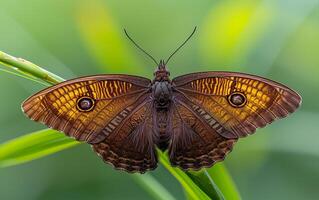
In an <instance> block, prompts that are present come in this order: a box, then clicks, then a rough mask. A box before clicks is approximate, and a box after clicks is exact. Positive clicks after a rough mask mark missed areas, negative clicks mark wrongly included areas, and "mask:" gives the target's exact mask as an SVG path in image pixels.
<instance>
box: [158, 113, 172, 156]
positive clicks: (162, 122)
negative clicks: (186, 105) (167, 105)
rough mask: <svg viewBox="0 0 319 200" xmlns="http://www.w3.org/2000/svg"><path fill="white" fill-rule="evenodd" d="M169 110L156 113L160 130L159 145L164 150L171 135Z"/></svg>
mask: <svg viewBox="0 0 319 200" xmlns="http://www.w3.org/2000/svg"><path fill="white" fill-rule="evenodd" d="M168 124H169V122H168V111H167V110H161V111H159V112H157V114H156V125H157V130H158V136H157V139H156V141H157V143H156V145H157V147H158V148H160V149H161V150H162V151H165V150H166V149H167V147H168V144H169V140H170V139H171V137H170V132H169V131H168V130H169V127H168Z"/></svg>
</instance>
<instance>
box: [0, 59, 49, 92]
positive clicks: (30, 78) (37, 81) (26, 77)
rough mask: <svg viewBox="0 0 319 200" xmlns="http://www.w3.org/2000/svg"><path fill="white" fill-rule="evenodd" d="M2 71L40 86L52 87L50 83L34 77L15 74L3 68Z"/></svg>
mask: <svg viewBox="0 0 319 200" xmlns="http://www.w3.org/2000/svg"><path fill="white" fill-rule="evenodd" d="M0 63H1V62H0ZM1 64H3V63H1ZM3 65H4V64H3ZM0 71H3V72H6V73H9V74H13V75H15V76H19V77H22V78H25V79H28V80H30V81H34V82H36V83H40V84H42V85H45V86H50V85H51V84H49V83H46V82H43V81H42V80H39V79H36V78H34V77H32V76H27V75H26V74H22V73H19V72H14V71H10V70H7V69H2V68H0Z"/></svg>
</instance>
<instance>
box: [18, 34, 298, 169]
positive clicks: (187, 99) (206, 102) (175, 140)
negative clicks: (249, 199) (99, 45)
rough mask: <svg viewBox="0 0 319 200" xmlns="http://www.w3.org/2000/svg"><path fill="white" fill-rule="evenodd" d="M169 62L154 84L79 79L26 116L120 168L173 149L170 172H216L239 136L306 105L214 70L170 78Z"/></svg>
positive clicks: (45, 96) (35, 102) (41, 98)
mask: <svg viewBox="0 0 319 200" xmlns="http://www.w3.org/2000/svg"><path fill="white" fill-rule="evenodd" d="M194 32H195V29H194V31H193V33H194ZM193 33H192V34H191V35H190V36H189V37H188V38H187V40H188V39H189V38H190V37H191V36H192V35H193ZM126 34H127V33H126ZM127 36H128V35H127ZM128 37H129V36H128ZM129 39H131V38H130V37H129ZM131 40H132V39H131ZM187 40H186V41H187ZM186 41H185V42H184V43H183V44H182V45H181V46H183V45H184V44H185V43H186ZM133 42H134V41H133ZM134 44H135V45H136V46H137V47H138V48H140V47H139V46H138V45H137V44H136V43H135V42H134ZM181 46H180V47H181ZM180 47H179V48H180ZM179 48H178V49H179ZM178 49H177V50H178ZM177 50H176V51H175V52H174V53H176V52H177ZM143 51H144V50H143ZM174 53H173V54H172V55H174ZM147 55H149V54H147ZM172 55H171V56H172ZM149 56H150V55H149ZM171 56H170V57H169V59H170V58H171ZM150 57H151V56H150ZM151 58H152V59H153V57H151ZM169 59H168V60H169ZM168 60H167V61H166V62H164V61H160V63H159V64H158V68H157V70H156V71H155V73H154V76H155V77H154V80H152V81H151V80H149V79H147V78H143V77H138V76H131V75H97V76H88V77H82V78H76V79H73V80H68V81H65V82H63V83H60V84H57V85H55V86H52V87H49V88H47V89H45V90H42V91H40V92H39V93H37V94H35V95H33V96H31V97H30V98H28V99H27V100H26V101H25V102H24V103H23V104H22V108H23V111H24V112H25V113H26V115H27V116H28V117H30V118H31V119H32V120H35V121H39V122H42V123H44V124H45V125H47V126H49V127H51V128H53V129H56V130H59V131H62V132H64V133H65V134H66V135H68V136H70V137H72V138H75V139H76V140H78V141H85V142H87V143H89V144H91V145H92V147H93V149H94V151H95V152H96V153H97V154H98V155H99V156H100V157H101V158H102V159H103V160H104V161H105V162H107V163H109V164H111V165H112V166H114V167H115V168H116V169H122V170H125V171H128V172H140V173H144V172H145V171H147V170H152V169H155V168H156V167H157V156H156V149H155V148H156V147H158V148H160V149H162V150H167V149H168V155H169V158H170V161H171V164H172V165H173V166H178V167H180V168H182V169H184V170H189V169H192V170H198V169H201V168H202V167H211V166H212V165H214V163H216V162H217V161H221V160H223V159H224V158H225V156H226V155H227V154H228V153H229V152H230V151H231V150H232V148H233V145H234V144H235V143H236V141H237V140H238V139H239V138H241V137H246V136H247V135H250V134H253V133H254V132H255V131H256V129H257V128H259V127H264V126H266V125H267V124H269V123H271V122H273V121H274V120H276V119H280V118H283V117H286V116H287V115H288V114H290V113H292V112H294V111H295V110H296V109H297V108H298V107H299V105H300V104H301V97H300V96H299V95H298V94H297V93H296V92H295V91H293V90H291V89H289V88H288V87H286V86H284V85H282V84H280V83H277V82H274V81H271V80H268V79H265V78H262V77H259V76H254V75H248V74H243V73H236V72H213V71H212V72H199V73H192V74H187V75H183V76H179V77H177V78H174V79H173V80H170V78H169V75H170V73H169V71H168V70H167V69H166V64H167V62H168ZM155 62H156V60H155Z"/></svg>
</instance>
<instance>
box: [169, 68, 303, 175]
mask: <svg viewBox="0 0 319 200" xmlns="http://www.w3.org/2000/svg"><path fill="white" fill-rule="evenodd" d="M172 85H173V90H174V94H173V98H172V100H173V104H172V105H173V106H172V111H171V112H172V114H171V115H172V120H171V121H172V124H171V131H170V132H171V143H170V146H169V155H170V160H171V163H172V164H173V165H176V166H179V167H181V168H182V169H185V170H187V169H195V170H196V169H200V168H202V167H210V166H212V165H213V164H214V163H215V162H217V161H220V160H223V159H224V158H225V156H226V155H227V153H229V152H230V151H231V150H232V147H233V145H234V144H235V143H236V141H237V139H238V138H240V137H244V136H247V135H248V134H252V133H254V132H255V130H256V129H257V128H259V127H264V126H265V125H266V124H269V123H271V122H272V121H274V120H275V119H279V118H283V117H285V116H287V115H288V114H289V113H292V112H293V111H295V110H296V109H297V108H298V106H299V105H300V103H301V97H300V96H299V95H298V94H297V93H296V92H294V91H293V90H291V89H289V88H287V87H286V86H283V85H281V84H279V83H276V82H274V81H270V80H267V79H264V78H261V77H258V76H253V75H248V74H242V73H231V72H203V73H194V74H188V75H184V76H180V77H177V78H175V79H173V80H172Z"/></svg>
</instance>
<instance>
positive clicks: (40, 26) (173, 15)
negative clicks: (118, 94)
mask: <svg viewBox="0 0 319 200" xmlns="http://www.w3.org/2000/svg"><path fill="white" fill-rule="evenodd" d="M0 5H1V6H0V50H1V51H4V52H7V53H9V54H11V55H14V56H18V57H22V58H25V59H27V60H30V61H32V62H34V63H36V64H38V65H39V66H42V67H45V68H46V69H48V70H49V71H52V72H53V73H55V74H57V75H60V76H61V77H63V78H66V79H69V78H74V77H78V76H83V75H90V74H98V73H129V74H135V75H141V76H146V77H149V78H152V74H153V71H154V69H155V66H154V64H153V63H152V61H151V60H149V59H148V58H147V57H146V56H144V55H143V54H142V53H141V52H139V51H138V50H136V49H135V48H134V47H133V46H132V45H131V44H130V42H129V41H128V40H127V39H126V38H125V36H124V34H123V31H122V29H123V28H126V29H127V30H128V31H129V33H130V34H131V36H132V37H133V38H134V39H135V40H136V41H137V42H138V43H139V44H140V45H141V46H143V47H144V48H145V49H146V50H147V51H150V52H151V54H152V55H154V57H156V58H157V59H160V58H167V57H168V55H169V54H170V53H171V52H172V51H173V50H174V49H175V48H176V47H177V46H178V45H179V44H180V43H181V42H182V41H183V40H184V39H185V38H186V36H187V35H188V34H189V33H190V32H191V31H192V29H193V28H194V26H198V31H197V33H196V34H195V36H194V37H193V38H192V40H191V41H189V43H188V44H187V45H186V46H185V47H184V48H183V49H182V50H181V51H180V52H179V53H178V54H177V55H176V56H175V57H174V58H173V59H172V60H171V62H170V64H169V66H168V68H169V69H170V71H171V75H172V76H173V77H174V76H178V75H181V74H185V73H191V72H195V71H207V70H231V71H241V72H247V73H253V74H257V75H261V76H264V77H267V78H270V79H273V80H276V81H279V82H281V83H284V84H286V85H288V86H289V87H291V88H293V89H295V90H296V91H298V92H299V93H300V94H301V96H302V97H303V104H302V107H301V108H300V109H299V110H298V112H296V113H294V114H293V115H291V116H290V117H288V118H286V119H284V120H281V121H280V122H275V123H274V124H272V125H270V126H267V127H266V128H264V129H261V130H258V131H257V134H255V135H253V136H250V137H248V138H245V139H242V140H241V141H240V142H238V144H237V145H236V146H235V148H234V150H233V152H232V153H231V154H230V155H229V156H228V157H227V159H226V161H225V164H226V166H227V168H228V169H229V171H230V173H231V175H232V177H233V179H234V180H235V183H236V185H237V187H238V188H239V191H240V193H241V195H242V197H243V199H245V200H246V199H253V200H255V199H258V200H269V199H290V200H294V199H296V200H297V199H298V200H299V199H318V196H319V190H318V186H319V185H318V182H319V170H318V169H319V159H318V157H319V143H318V141H319V134H318V130H317V131H316V129H317V128H316V126H315V124H316V123H318V121H319V104H318V102H319V92H318V91H319V1H318V0H306V1H304V0H254V1H253V0H236V1H235V0H219V1H217V0H214V1H212V0H201V1H191V0H184V1H170V0H162V1H152V0H136V1H119V0H68V1H65V0H45V1H43V0H28V1H23V0H0ZM41 88H43V86H41V85H39V84H36V83H34V82H30V81H28V80H25V79H22V78H19V77H16V76H12V75H10V74H7V73H4V72H0V90H1V99H0V113H1V114H0V128H1V129H0V143H2V142H5V141H7V140H9V139H13V138H15V137H18V136H22V135H24V134H27V133H29V132H32V131H35V130H39V129H42V128H44V126H42V125H40V124H38V123H35V122H32V121H30V120H29V119H27V118H26V117H24V115H23V113H22V112H21V109H20V104H21V102H22V101H23V100H24V99H25V98H27V97H28V96H30V95H31V94H33V93H34V92H36V91H38V90H40V89H41ZM151 174H152V175H154V177H156V178H157V179H158V180H160V182H161V183H162V184H163V185H164V186H166V188H168V190H169V191H170V192H171V193H172V194H174V195H175V196H176V198H177V199H183V198H184V194H183V191H182V189H181V187H180V186H179V184H178V182H177V181H176V180H175V179H174V178H172V176H171V175H170V174H169V173H167V172H166V171H165V169H164V168H163V167H161V166H159V168H158V169H157V170H156V171H154V172H151ZM150 198H151V196H150V195H149V194H148V193H147V192H146V191H145V190H144V189H143V188H142V187H141V186H140V185H139V184H138V183H137V182H136V181H134V179H133V177H132V176H131V175H128V174H127V173H124V172H120V171H116V170H113V169H112V168H111V167H110V166H108V165H105V164H104V163H103V162H102V161H101V160H100V159H99V158H98V157H97V156H96V155H95V154H94V153H93V152H92V151H91V149H90V147H89V146H88V145H80V146H77V147H74V148H71V149H68V150H65V151H62V152H60V153H57V154H54V155H51V156H48V157H45V158H42V159H39V160H36V161H33V162H30V163H27V164H23V165H19V166H15V167H9V168H2V169H0V199H9V200H11V199H24V200H29V199H32V200H33V199H79V200H81V199H150Z"/></svg>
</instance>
